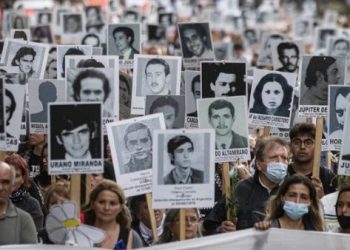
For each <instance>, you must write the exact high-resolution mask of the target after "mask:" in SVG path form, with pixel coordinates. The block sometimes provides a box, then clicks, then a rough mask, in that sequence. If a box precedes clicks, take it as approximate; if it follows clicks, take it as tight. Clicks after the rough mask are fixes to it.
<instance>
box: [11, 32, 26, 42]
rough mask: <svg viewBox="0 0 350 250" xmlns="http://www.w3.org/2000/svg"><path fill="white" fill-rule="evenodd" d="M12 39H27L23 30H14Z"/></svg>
mask: <svg viewBox="0 0 350 250" xmlns="http://www.w3.org/2000/svg"><path fill="white" fill-rule="evenodd" d="M13 38H14V39H23V40H26V41H27V40H28V37H27V34H26V33H25V32H24V31H23V30H16V31H15V33H14V34H13Z"/></svg>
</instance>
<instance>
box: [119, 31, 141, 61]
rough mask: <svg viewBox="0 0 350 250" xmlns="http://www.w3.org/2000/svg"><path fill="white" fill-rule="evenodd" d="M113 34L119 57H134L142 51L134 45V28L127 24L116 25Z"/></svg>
mask: <svg viewBox="0 0 350 250" xmlns="http://www.w3.org/2000/svg"><path fill="white" fill-rule="evenodd" d="M112 36H113V39H114V43H115V47H116V49H117V55H118V56H119V59H133V58H134V55H135V54H139V53H140V52H139V51H138V50H137V49H135V48H134V47H133V45H134V41H135V34H134V30H133V29H132V28H130V27H127V26H119V27H116V28H115V29H114V30H113V32H112Z"/></svg>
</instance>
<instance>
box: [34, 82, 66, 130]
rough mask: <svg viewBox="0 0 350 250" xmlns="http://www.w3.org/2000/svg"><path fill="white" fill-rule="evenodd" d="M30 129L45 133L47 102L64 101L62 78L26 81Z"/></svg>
mask: <svg viewBox="0 0 350 250" xmlns="http://www.w3.org/2000/svg"><path fill="white" fill-rule="evenodd" d="M28 86H29V87H28V91H29V92H28V95H29V96H30V98H29V117H30V124H31V126H30V131H31V132H32V133H47V123H48V108H49V107H48V104H49V103H54V102H65V101H66V95H65V82H64V81H63V80H52V79H50V80H47V79H45V80H30V81H29V83H28Z"/></svg>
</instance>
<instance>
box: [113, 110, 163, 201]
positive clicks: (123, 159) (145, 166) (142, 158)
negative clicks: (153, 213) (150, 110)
mask: <svg viewBox="0 0 350 250" xmlns="http://www.w3.org/2000/svg"><path fill="white" fill-rule="evenodd" d="M156 129H165V123H164V117H163V114H153V115H147V116H142V117H137V118H131V119H128V120H122V121H118V122H112V123H108V124H107V132H108V140H109V143H110V149H111V154H112V159H113V163H114V164H113V165H114V171H115V174H116V178H117V181H118V183H120V184H121V185H123V186H124V185H125V190H126V191H127V192H128V194H127V195H131V196H132V194H134V195H135V194H141V193H146V192H149V190H150V189H151V178H152V177H151V175H152V143H153V142H152V134H153V131H154V130H156ZM145 180H146V182H145ZM140 184H142V185H145V186H144V187H145V188H141V190H140V188H139V185H140ZM147 190H148V191H147Z"/></svg>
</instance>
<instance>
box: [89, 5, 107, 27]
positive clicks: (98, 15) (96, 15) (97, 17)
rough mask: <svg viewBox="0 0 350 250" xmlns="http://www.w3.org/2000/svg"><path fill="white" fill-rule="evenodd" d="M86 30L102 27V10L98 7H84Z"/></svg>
mask: <svg viewBox="0 0 350 250" xmlns="http://www.w3.org/2000/svg"><path fill="white" fill-rule="evenodd" d="M85 17H86V29H89V28H91V27H94V26H99V25H104V21H103V15H102V9H101V7H100V6H86V7H85Z"/></svg>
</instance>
